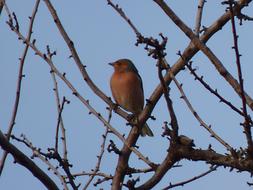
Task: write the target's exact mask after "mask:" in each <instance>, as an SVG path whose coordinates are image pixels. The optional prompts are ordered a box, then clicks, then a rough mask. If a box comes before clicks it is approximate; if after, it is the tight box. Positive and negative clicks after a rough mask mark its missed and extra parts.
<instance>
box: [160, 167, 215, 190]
mask: <svg viewBox="0 0 253 190" xmlns="http://www.w3.org/2000/svg"><path fill="white" fill-rule="evenodd" d="M218 167H219V166H211V167H210V169H209V170H208V171H206V172H204V173H202V174H200V175H197V176H194V177H192V178H191V179H188V180H185V181H182V182H178V183H175V184H170V185H169V186H167V187H165V188H163V189H162V190H168V189H172V188H174V187H178V186H184V185H185V184H187V183H190V182H193V181H195V180H197V179H199V178H202V177H204V176H206V175H208V174H209V173H211V172H213V171H215V170H216V169H217V168H218Z"/></svg>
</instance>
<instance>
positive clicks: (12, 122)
mask: <svg viewBox="0 0 253 190" xmlns="http://www.w3.org/2000/svg"><path fill="white" fill-rule="evenodd" d="M39 4H40V0H37V1H36V3H35V6H34V9H33V12H32V16H31V17H29V19H30V24H29V28H28V32H27V37H26V40H27V41H30V40H31V36H32V32H33V31H32V30H33V23H34V20H35V16H36V13H37V11H38V7H39ZM5 8H6V11H7V13H8V15H9V18H11V15H10V11H9V8H8V6H7V4H6V2H5ZM28 49H29V45H26V46H25V49H24V51H23V54H22V57H21V58H20V64H19V73H18V80H17V88H16V98H15V103H14V106H13V111H12V116H11V120H10V123H9V127H8V131H7V134H6V137H7V139H8V140H10V136H11V133H12V130H13V127H14V125H15V120H16V116H17V112H18V107H19V100H20V94H21V87H22V79H23V77H24V74H23V68H24V64H25V59H26V55H27V52H28ZM7 154H8V153H7V152H6V151H4V153H3V155H2V158H1V161H0V176H1V174H2V171H3V168H4V163H5V160H6V157H7Z"/></svg>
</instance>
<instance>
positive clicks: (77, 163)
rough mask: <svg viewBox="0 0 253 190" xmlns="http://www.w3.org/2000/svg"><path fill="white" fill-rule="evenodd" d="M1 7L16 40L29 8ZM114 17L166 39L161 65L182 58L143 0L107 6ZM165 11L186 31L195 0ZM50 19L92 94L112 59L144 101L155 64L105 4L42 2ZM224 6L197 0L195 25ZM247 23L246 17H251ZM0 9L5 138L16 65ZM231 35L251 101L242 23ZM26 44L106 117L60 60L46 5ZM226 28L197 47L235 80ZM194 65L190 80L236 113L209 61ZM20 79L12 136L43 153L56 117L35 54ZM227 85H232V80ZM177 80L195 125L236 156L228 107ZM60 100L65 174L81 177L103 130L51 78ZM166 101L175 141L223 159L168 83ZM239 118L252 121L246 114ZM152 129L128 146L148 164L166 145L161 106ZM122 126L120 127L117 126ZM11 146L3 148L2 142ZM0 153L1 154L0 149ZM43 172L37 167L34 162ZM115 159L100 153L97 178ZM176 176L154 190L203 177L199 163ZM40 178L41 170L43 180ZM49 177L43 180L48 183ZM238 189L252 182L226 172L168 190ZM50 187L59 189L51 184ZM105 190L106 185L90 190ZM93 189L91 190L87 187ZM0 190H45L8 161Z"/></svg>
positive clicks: (248, 25)
mask: <svg viewBox="0 0 253 190" xmlns="http://www.w3.org/2000/svg"><path fill="white" fill-rule="evenodd" d="M7 2H8V6H9V8H10V9H11V11H14V12H15V13H16V15H17V17H18V20H19V24H20V31H21V32H22V33H23V34H24V35H26V33H27V29H28V24H29V19H28V16H30V15H31V13H32V9H33V6H34V4H35V1H34V0H26V1H17V0H8V1H7ZM114 2H116V3H119V5H120V6H121V7H122V8H123V9H124V11H125V12H126V14H127V15H128V16H129V17H130V18H131V20H132V21H133V23H134V24H135V25H136V26H137V27H138V29H139V31H140V32H141V33H142V34H143V35H145V36H147V37H149V36H153V37H156V38H158V34H159V33H161V32H162V33H163V34H164V36H167V37H168V44H167V48H166V52H167V57H166V58H167V60H168V61H169V64H171V65H173V64H174V63H175V62H176V61H177V59H178V55H177V54H176V53H177V52H178V51H179V50H180V51H183V50H184V49H185V47H187V45H188V43H189V39H188V38H187V37H186V36H185V35H184V33H183V32H181V31H180V30H179V29H178V28H177V27H176V25H174V23H172V22H171V21H170V20H169V19H168V17H167V16H166V15H165V14H164V13H163V12H162V11H161V10H160V8H159V7H158V6H157V5H156V4H155V3H154V2H153V1H147V0H138V1H134V0H129V1H120V0H118V1H114ZM166 2H167V3H168V4H169V5H170V6H171V7H172V9H173V10H174V11H175V13H176V14H177V15H178V16H180V18H181V19H182V20H183V21H184V22H185V23H186V24H187V25H188V26H189V27H191V28H192V29H193V28H194V25H195V15H196V10H197V2H198V1H197V0H187V1H186V0H174V1H173V0H172V1H166ZM52 3H53V4H54V6H55V8H56V10H57V13H58V15H59V17H60V19H61V21H62V24H63V26H64V27H65V29H66V31H67V33H68V34H69V36H70V37H71V39H72V41H73V42H74V44H75V47H76V49H77V51H78V53H79V56H80V58H81V60H82V62H83V63H84V64H85V65H86V66H87V71H88V73H89V75H90V77H91V78H92V80H93V81H94V82H95V83H96V84H97V86H98V87H99V88H100V89H101V90H103V91H104V92H105V94H107V95H108V96H111V92H110V88H109V79H110V75H111V73H112V68H111V67H109V66H108V63H109V62H112V61H115V60H117V59H119V58H129V59H131V60H133V62H134V63H135V65H136V67H137V68H138V70H139V73H140V75H141V76H142V79H143V84H144V91H145V97H146V98H148V97H149V96H150V95H151V93H152V92H153V90H154V89H155V87H156V86H157V84H159V80H158V77H157V69H156V67H155V61H154V60H153V59H152V58H151V57H148V56H147V53H146V51H145V50H144V48H143V46H138V47H136V46H135V45H134V44H135V41H136V37H135V34H134V33H133V31H132V30H131V29H130V27H129V26H128V25H127V24H126V22H125V21H123V19H122V18H121V17H120V16H119V15H118V14H117V13H116V12H115V11H114V10H113V9H112V8H111V7H110V6H108V5H107V1H106V0H86V1H81V0H76V1H59V2H58V1H52ZM225 9H226V7H225V6H224V5H221V1H218V0H209V1H208V0H207V3H206V4H205V8H204V13H203V22H202V24H203V25H204V26H206V27H208V26H209V25H210V24H212V23H213V22H214V21H215V20H216V19H217V18H218V17H219V16H220V15H222V14H223V13H224V12H225ZM244 12H245V13H250V14H252V12H253V6H252V5H250V6H249V7H247V8H246V9H245V10H244ZM251 16H252V15H251ZM6 21H7V16H6V13H5V11H3V12H2V15H1V17H0V31H1V35H0V42H1V43H0V52H1V53H0V56H1V69H0V88H1V93H0V105H1V106H0V128H1V130H3V131H4V132H6V130H7V127H8V124H9V121H10V118H11V112H12V109H13V104H14V100H15V90H16V81H17V74H18V66H19V60H18V58H19V57H21V55H22V52H23V49H24V45H23V44H22V43H21V42H19V41H18V40H17V36H16V35H15V34H14V33H13V32H12V31H11V30H10V29H9V28H8V26H7V24H6ZM236 23H237V30H238V34H239V47H240V52H241V54H242V55H243V56H242V58H241V61H242V69H243V73H244V79H245V89H246V91H247V92H248V93H249V94H250V95H251V97H252V96H253V88H252V80H253V77H252V64H251V61H250V60H252V55H253V54H252V53H253V52H252V47H251V46H252V40H251V39H252V38H251V36H252V33H253V27H252V22H244V24H243V25H242V26H239V24H238V21H236ZM33 31H34V33H33V37H32V38H36V45H37V46H38V48H40V50H41V51H43V52H46V45H50V48H51V49H52V50H56V51H57V55H56V56H55V57H54V58H53V61H54V63H55V65H56V66H57V67H58V68H59V70H60V71H62V72H66V73H67V75H66V76H67V77H68V79H69V80H70V81H71V82H72V83H73V84H74V85H75V87H76V88H77V89H78V90H79V92H80V93H81V94H82V95H83V96H84V97H85V98H87V99H89V101H90V103H91V105H92V106H94V107H96V109H97V110H98V112H100V113H101V114H102V115H103V116H104V117H105V118H107V117H108V113H107V111H106V109H105V108H106V106H107V105H106V104H105V103H104V102H103V101H102V100H101V99H99V98H97V97H95V96H94V94H93V93H92V91H91V90H90V89H89V88H88V86H87V85H86V84H85V83H84V82H83V80H82V78H81V75H80V74H79V71H78V69H77V67H76V65H75V64H74V62H73V60H72V59H70V58H68V57H69V55H70V52H69V50H68V49H67V46H66V44H65V43H64V42H63V39H62V37H61V36H60V34H59V32H58V30H57V28H56V26H55V24H54V22H53V19H52V18H51V16H50V14H49V11H48V10H47V7H46V6H45V4H44V2H43V1H42V2H41V4H40V7H39V11H38V14H37V16H36V20H35V24H34V29H33ZM230 31H231V25H230V23H229V24H227V25H226V26H225V27H224V28H223V29H222V31H219V32H218V33H217V34H216V35H215V36H213V38H212V39H211V40H210V41H208V43H207V45H208V47H210V48H211V50H212V51H213V52H214V53H216V55H217V57H218V58H219V59H220V60H221V61H222V63H223V64H224V65H225V66H226V67H227V69H228V70H229V71H230V72H231V73H232V74H234V76H235V77H236V67H235V56H234V52H233V50H232V49H231V47H232V46H233V43H232V34H231V32H230ZM192 61H193V64H194V66H195V67H197V72H198V73H199V74H201V75H205V77H204V79H205V80H206V81H207V82H208V83H209V84H210V85H211V86H212V87H213V88H217V89H218V91H219V92H220V93H221V94H222V95H223V96H224V97H226V98H227V99H228V100H229V101H231V102H233V103H234V104H235V105H236V106H237V107H241V101H240V99H239V98H238V96H237V95H236V94H235V93H234V91H233V90H232V89H231V87H229V86H228V85H227V83H226V82H225V81H224V80H223V78H222V77H220V76H219V74H217V71H216V70H215V69H214V67H213V66H212V64H211V63H210V61H209V60H208V59H207V58H206V57H205V56H204V55H203V54H202V53H200V52H199V53H198V54H197V55H196V56H194V57H193V59H192ZM24 74H25V78H24V79H23V83H22V84H23V85H22V92H21V99H20V106H19V111H18V115H17V119H16V125H15V128H14V134H15V135H16V136H19V135H21V134H25V135H26V137H27V138H28V139H29V140H30V141H32V142H33V145H34V146H37V147H41V148H42V149H43V150H46V149H47V148H48V147H53V146H54V136H55V126H56V124H57V110H56V103H55V97H54V92H53V81H52V78H51V76H50V68H49V66H48V65H47V64H46V63H45V62H44V61H43V60H42V59H41V58H39V57H38V56H36V55H34V52H33V51H32V50H29V52H28V56H27V59H26V62H25V67H24ZM236 78H237V77H236ZM177 79H178V80H179V81H180V82H181V83H183V88H184V90H185V93H186V94H187V96H188V98H189V99H190V101H191V102H192V104H193V106H194V107H195V109H196V110H197V112H198V113H199V114H200V116H201V117H202V118H203V119H204V120H205V122H206V123H207V124H211V125H212V126H213V129H214V130H215V131H216V132H217V133H218V134H219V135H220V136H221V137H223V139H224V140H226V141H227V142H229V143H230V144H231V145H233V146H235V147H236V148H239V147H241V146H245V142H246V141H245V138H244V134H243V133H242V128H241V126H240V125H239V123H240V122H242V121H243V119H242V118H241V117H239V116H238V115H236V114H235V113H234V112H232V111H231V110H230V109H229V108H228V107H226V106H224V105H223V104H221V103H219V101H218V100H217V98H215V97H213V96H212V95H211V94H210V93H207V92H206V91H205V89H204V88H203V87H202V86H201V85H200V84H199V83H198V82H196V81H195V80H194V78H193V76H191V75H190V74H189V71H187V70H185V71H183V72H181V73H180V74H179V75H178V76H177ZM58 83H59V88H60V94H61V96H66V97H67V99H68V100H70V101H71V103H70V104H69V105H66V107H65V109H64V111H63V117H64V124H65V127H66V133H67V142H68V153H69V161H70V163H72V164H73V165H74V167H73V168H72V172H73V173H77V172H81V171H90V170H91V169H92V168H94V166H95V164H96V155H98V153H99V150H100V143H101V141H102V137H101V135H102V134H103V132H104V130H105V129H104V127H103V124H102V123H100V122H99V121H98V120H97V119H96V118H95V117H94V116H91V115H89V114H88V112H89V111H88V110H87V109H86V107H84V106H83V105H82V104H81V103H80V101H79V100H78V99H76V98H75V97H74V96H73V95H72V93H71V91H70V90H69V89H68V88H67V87H66V86H65V84H64V83H63V82H61V81H60V80H58ZM171 97H172V100H173V103H174V104H173V105H174V107H175V111H176V114H177V117H178V120H179V125H180V134H184V135H187V136H189V137H191V138H193V139H194V142H195V144H196V146H197V147H198V148H203V149H206V148H207V147H208V145H209V144H210V143H211V144H212V146H213V147H214V149H216V150H217V151H218V152H220V153H224V152H225V149H224V147H222V146H221V145H220V144H218V143H217V142H216V141H215V140H214V139H212V138H211V137H210V135H209V134H208V133H207V131H205V130H204V129H203V128H201V127H200V126H199V123H198V122H197V121H196V120H195V119H194V118H193V116H192V114H191V113H190V111H189V110H188V108H187V107H186V106H185V103H184V102H183V100H182V99H180V94H179V92H178V90H177V88H176V87H175V85H174V84H172V85H171ZM249 113H252V112H250V111H249ZM153 115H154V116H155V117H156V121H150V120H149V121H148V123H149V125H150V126H151V128H152V130H153V131H154V134H155V137H154V138H148V137H147V138H140V139H139V141H138V143H137V144H138V145H140V146H141V148H140V151H142V152H143V154H144V155H146V156H148V157H149V158H150V159H151V160H152V161H154V162H161V161H162V160H163V158H164V155H165V154H166V147H167V146H168V142H167V140H166V139H164V138H161V133H162V125H163V122H164V121H169V118H168V113H167V111H166V108H165V106H164V100H163V99H161V100H160V101H159V103H158V105H157V107H156V109H155V110H154V112H153ZM112 125H113V126H114V127H115V128H117V129H118V130H119V131H120V132H122V133H127V132H128V131H129V128H128V127H125V121H124V120H123V119H121V118H120V117H118V116H117V115H116V114H113V119H112ZM123 126H124V127H123ZM108 139H113V140H115V142H117V145H118V146H119V147H121V146H122V144H121V143H119V142H118V141H117V140H116V138H115V137H114V136H112V135H110V136H109V138H108ZM12 142H13V141H12ZM13 143H14V144H15V145H16V146H17V147H19V148H20V149H21V150H23V151H24V152H25V153H26V154H27V155H28V156H30V155H31V151H30V150H29V149H27V148H26V147H24V145H23V144H20V143H17V142H13ZM0 153H2V151H0ZM36 163H38V164H39V166H41V167H42V168H43V169H45V171H46V169H47V167H46V166H45V165H44V164H43V163H41V162H40V161H39V160H36ZM116 163H117V156H116V155H114V154H112V153H108V152H106V153H105V157H104V159H103V162H102V167H101V171H102V172H105V173H108V174H113V172H114V169H115V165H116ZM130 163H132V164H133V165H134V166H136V167H138V166H141V167H144V164H142V163H141V164H140V162H139V161H138V163H136V158H135V156H134V155H133V156H132V157H131V161H130ZM179 164H182V165H183V167H181V168H174V169H171V171H169V172H168V174H167V175H166V176H165V177H164V180H163V182H161V183H159V184H158V185H157V187H156V188H155V189H161V188H163V187H165V186H167V185H168V184H169V183H176V182H179V181H182V180H186V179H188V178H190V177H193V176H195V175H198V174H200V173H201V172H204V171H206V170H208V166H207V165H206V164H205V163H202V162H190V161H181V162H180V163H179ZM49 173H50V172H49ZM51 176H53V175H51ZM78 179H80V182H82V183H83V184H84V183H85V180H86V179H87V178H86V177H80V178H78ZM247 181H249V182H251V181H252V179H251V178H250V175H249V174H248V173H245V172H243V173H237V172H235V171H233V172H230V171H229V169H224V168H218V170H217V171H216V172H213V173H211V174H210V175H208V176H206V177H204V178H202V179H200V180H198V181H195V182H192V183H190V184H188V185H186V186H184V187H183V188H182V187H179V188H177V189H187V190H195V189H202V188H203V187H204V188H205V189H206V190H211V189H240V190H247V189H250V187H249V186H248V185H247V183H246V182H247ZM56 182H57V184H59V186H60V182H59V181H58V179H56ZM100 187H102V188H105V189H109V184H108V183H104V184H103V185H102V186H100ZM100 187H93V186H91V188H90V189H99V188H100ZM0 188H1V189H10V190H14V189H45V187H44V186H43V185H42V184H41V183H40V182H39V181H38V180H36V179H35V178H34V177H33V176H32V175H31V174H30V173H29V172H28V171H27V170H26V169H24V168H23V167H22V166H20V165H18V164H13V158H12V157H11V156H9V157H8V160H7V162H6V165H5V170H4V172H3V175H2V176H1V178H0Z"/></svg>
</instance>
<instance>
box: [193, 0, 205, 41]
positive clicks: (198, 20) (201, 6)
mask: <svg viewBox="0 0 253 190" xmlns="http://www.w3.org/2000/svg"><path fill="white" fill-rule="evenodd" d="M205 3H206V0H199V3H198V11H197V15H196V20H195V29H194V32H195V34H196V36H199V34H200V28H201V20H202V15H203V9H204V5H205Z"/></svg>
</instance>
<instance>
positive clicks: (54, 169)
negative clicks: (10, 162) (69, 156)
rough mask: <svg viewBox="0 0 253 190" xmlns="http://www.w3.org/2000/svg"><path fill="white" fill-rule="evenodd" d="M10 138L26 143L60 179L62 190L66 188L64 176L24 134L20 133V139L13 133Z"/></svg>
mask: <svg viewBox="0 0 253 190" xmlns="http://www.w3.org/2000/svg"><path fill="white" fill-rule="evenodd" d="M11 137H12V139H14V140H16V141H18V142H21V143H23V144H24V145H26V147H28V148H29V149H31V151H32V153H33V156H32V158H34V157H37V158H39V159H40V160H41V161H42V162H43V163H45V164H46V165H47V166H48V169H49V170H52V171H53V173H54V174H55V175H56V176H57V177H58V178H59V180H60V181H61V184H62V185H63V186H64V190H68V186H67V182H66V180H65V178H64V177H63V176H62V175H61V174H60V172H59V171H58V169H57V168H56V167H55V166H53V165H52V164H51V163H50V162H49V161H48V159H46V158H45V157H44V156H42V155H41V152H40V149H39V148H36V147H35V146H33V145H32V142H31V141H29V140H28V139H27V138H26V137H25V136H24V135H21V137H22V139H20V138H18V137H15V136H14V135H12V136H11Z"/></svg>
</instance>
